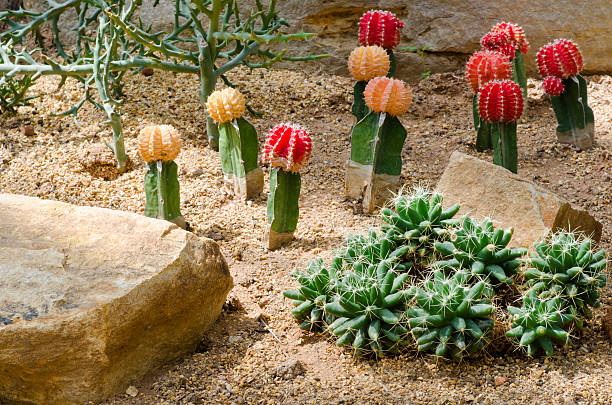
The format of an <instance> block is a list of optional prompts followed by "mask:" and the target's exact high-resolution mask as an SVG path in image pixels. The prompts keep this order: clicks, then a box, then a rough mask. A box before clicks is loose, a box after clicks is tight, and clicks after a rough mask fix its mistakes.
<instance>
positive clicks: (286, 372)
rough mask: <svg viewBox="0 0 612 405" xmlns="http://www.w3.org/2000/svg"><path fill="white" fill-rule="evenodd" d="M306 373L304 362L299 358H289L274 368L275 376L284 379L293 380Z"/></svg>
mask: <svg viewBox="0 0 612 405" xmlns="http://www.w3.org/2000/svg"><path fill="white" fill-rule="evenodd" d="M304 373H306V369H305V368H304V364H302V362H301V361H299V360H297V359H291V360H287V361H286V362H284V363H282V364H280V365H279V366H278V367H276V370H274V373H273V376H274V377H279V378H281V379H283V380H293V379H294V378H295V377H297V376H298V375H302V374H304Z"/></svg>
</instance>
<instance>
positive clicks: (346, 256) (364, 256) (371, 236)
mask: <svg viewBox="0 0 612 405" xmlns="http://www.w3.org/2000/svg"><path fill="white" fill-rule="evenodd" d="M396 246H398V245H397V244H396V243H395V240H394V238H393V235H392V232H391V231H387V232H386V233H383V232H381V233H376V232H375V231H373V230H370V231H368V233H367V234H365V235H349V236H347V238H346V247H345V248H344V249H343V250H342V251H341V252H340V255H339V256H340V257H341V258H342V259H343V261H344V263H345V265H348V266H355V265H357V264H366V265H369V264H378V263H379V262H381V261H382V260H389V259H395V258H397V259H398V260H397V261H398V262H397V264H396V265H395V267H394V269H395V271H397V272H404V271H407V270H409V269H410V267H411V266H412V263H410V262H407V261H406V256H407V254H408V252H409V251H410V247H409V246H405V245H399V247H396Z"/></svg>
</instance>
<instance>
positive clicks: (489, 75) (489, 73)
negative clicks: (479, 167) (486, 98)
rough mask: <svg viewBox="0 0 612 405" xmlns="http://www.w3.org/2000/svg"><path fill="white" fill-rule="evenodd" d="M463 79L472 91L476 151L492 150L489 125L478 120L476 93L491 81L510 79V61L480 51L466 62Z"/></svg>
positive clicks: (488, 52)
mask: <svg viewBox="0 0 612 405" xmlns="http://www.w3.org/2000/svg"><path fill="white" fill-rule="evenodd" d="M465 77H466V79H467V80H468V82H469V83H470V85H471V86H472V90H474V97H473V99H472V112H473V116H474V129H476V150H477V151H479V152H483V151H485V150H488V149H493V141H492V139H491V125H490V124H489V123H488V122H487V121H485V120H482V119H480V113H479V112H478V91H479V90H480V88H481V87H482V86H484V85H485V84H487V83H488V82H490V81H491V80H507V79H510V78H511V77H512V67H511V65H510V60H509V59H508V57H507V56H505V55H504V54H502V53H501V52H496V51H480V52H476V53H474V54H473V55H472V56H471V57H470V59H469V60H468V62H467V66H466V72H465Z"/></svg>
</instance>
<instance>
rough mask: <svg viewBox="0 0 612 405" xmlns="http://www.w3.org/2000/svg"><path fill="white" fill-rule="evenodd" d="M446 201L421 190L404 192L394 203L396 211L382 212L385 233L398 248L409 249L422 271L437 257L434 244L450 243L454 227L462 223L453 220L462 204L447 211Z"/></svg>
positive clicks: (434, 194)
mask: <svg viewBox="0 0 612 405" xmlns="http://www.w3.org/2000/svg"><path fill="white" fill-rule="evenodd" d="M442 200H443V197H442V194H439V193H434V192H431V191H428V190H425V189H423V188H418V187H417V188H414V189H413V190H412V192H410V193H408V192H405V191H404V190H400V192H399V193H398V195H397V196H396V197H395V198H394V200H393V203H394V210H391V209H390V208H383V209H382V210H381V216H382V219H383V221H385V222H386V223H387V224H388V225H383V226H382V230H383V231H385V232H389V233H390V235H391V236H392V238H393V241H394V242H395V244H396V245H403V246H409V255H410V257H411V261H412V262H413V263H415V264H417V265H419V266H420V267H421V268H424V267H425V266H427V265H428V264H429V263H431V262H432V260H434V259H435V258H436V251H435V249H434V244H435V243H436V242H443V241H445V240H447V239H448V237H449V236H450V228H451V227H453V226H456V225H457V224H458V222H459V220H458V219H456V218H453V217H454V216H455V214H456V213H457V211H459V204H455V205H453V206H451V207H449V208H448V209H446V210H445V209H443V208H442Z"/></svg>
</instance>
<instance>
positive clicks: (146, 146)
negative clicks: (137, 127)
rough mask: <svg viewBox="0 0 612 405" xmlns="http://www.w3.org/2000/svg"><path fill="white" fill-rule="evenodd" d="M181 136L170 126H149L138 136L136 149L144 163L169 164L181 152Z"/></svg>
mask: <svg viewBox="0 0 612 405" xmlns="http://www.w3.org/2000/svg"><path fill="white" fill-rule="evenodd" d="M181 143H182V142H181V136H180V135H179V133H178V131H177V130H176V128H174V127H173V126H171V125H151V126H148V127H146V128H143V129H142V130H141V131H140V135H138V148H139V149H140V154H141V155H142V158H143V159H144V161H145V162H147V163H149V162H152V161H154V160H161V161H164V162H169V161H171V160H174V159H175V158H176V157H177V156H178V154H179V152H180V151H181Z"/></svg>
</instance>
